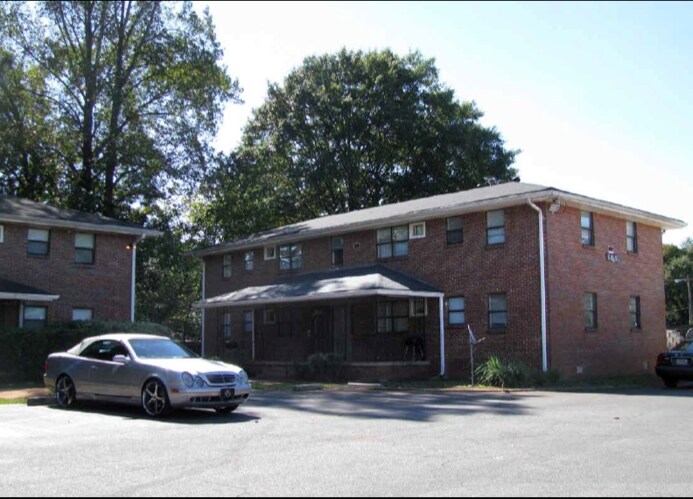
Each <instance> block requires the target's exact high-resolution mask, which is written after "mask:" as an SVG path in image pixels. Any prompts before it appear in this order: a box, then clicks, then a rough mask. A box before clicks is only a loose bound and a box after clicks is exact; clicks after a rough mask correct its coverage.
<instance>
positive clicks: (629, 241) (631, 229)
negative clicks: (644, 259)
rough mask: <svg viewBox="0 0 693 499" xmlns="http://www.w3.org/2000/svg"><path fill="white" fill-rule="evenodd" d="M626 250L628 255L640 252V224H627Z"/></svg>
mask: <svg viewBox="0 0 693 499" xmlns="http://www.w3.org/2000/svg"><path fill="white" fill-rule="evenodd" d="M626 249H627V250H628V253H637V252H638V224H636V223H635V222H626Z"/></svg>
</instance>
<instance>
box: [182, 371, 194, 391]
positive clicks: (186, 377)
mask: <svg viewBox="0 0 693 499" xmlns="http://www.w3.org/2000/svg"><path fill="white" fill-rule="evenodd" d="M181 378H183V384H184V385H185V386H187V387H188V388H192V386H193V384H194V383H195V380H194V379H193V377H192V374H190V373H183V374H182V375H181Z"/></svg>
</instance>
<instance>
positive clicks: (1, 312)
mask: <svg viewBox="0 0 693 499" xmlns="http://www.w3.org/2000/svg"><path fill="white" fill-rule="evenodd" d="M17 326H19V302H18V301H0V330H2V329H10V328H14V327H17Z"/></svg>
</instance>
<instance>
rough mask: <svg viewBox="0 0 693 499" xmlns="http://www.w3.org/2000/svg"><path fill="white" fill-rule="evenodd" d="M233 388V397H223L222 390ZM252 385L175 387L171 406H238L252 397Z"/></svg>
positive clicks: (212, 407)
mask: <svg viewBox="0 0 693 499" xmlns="http://www.w3.org/2000/svg"><path fill="white" fill-rule="evenodd" d="M226 389H230V390H233V395H232V396H231V397H227V398H224V397H222V390H226ZM251 391H252V387H251V386H250V384H247V385H235V386H220V387H216V386H215V387H210V386H206V387H204V388H187V387H175V388H172V389H171V390H170V391H169V394H168V398H169V402H170V403H171V407H175V408H179V409H182V408H193V407H198V408H210V409H214V408H220V407H231V406H234V405H235V406H238V405H241V404H242V403H244V402H245V401H246V400H248V398H249V397H250V393H251Z"/></svg>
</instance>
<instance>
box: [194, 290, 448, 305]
mask: <svg viewBox="0 0 693 499" xmlns="http://www.w3.org/2000/svg"><path fill="white" fill-rule="evenodd" d="M367 296H395V297H406V298H441V297H443V296H444V294H443V293H436V292H433V291H389V290H386V289H376V290H364V291H353V292H352V291H345V292H341V293H324V294H318V295H305V296H293V297H291V298H271V299H267V300H240V301H233V300H229V301H223V300H220V301H204V302H197V303H195V304H193V306H194V307H195V308H201V309H210V308H226V307H245V306H248V305H258V306H259V305H271V304H276V303H299V302H312V301H323V300H341V299H347V298H359V297H361V298H362V297H367ZM212 300H213V299H212Z"/></svg>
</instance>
